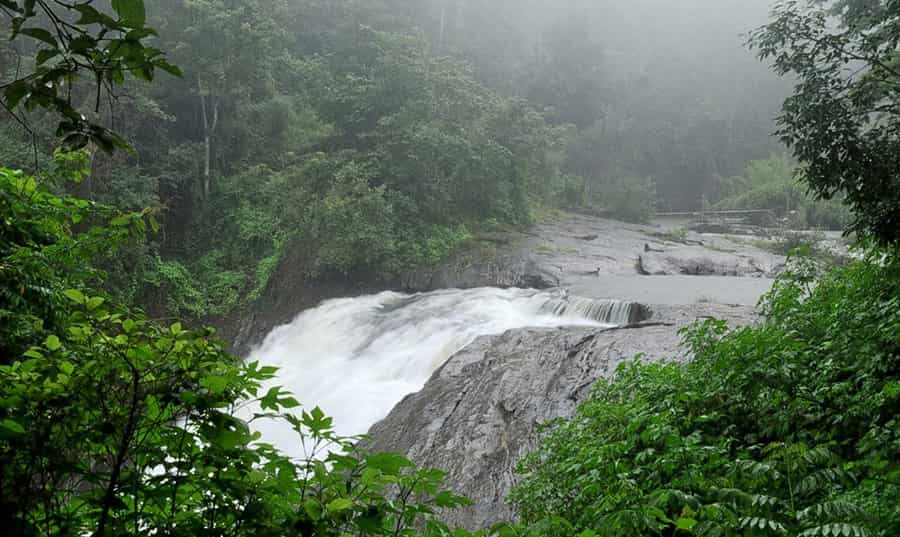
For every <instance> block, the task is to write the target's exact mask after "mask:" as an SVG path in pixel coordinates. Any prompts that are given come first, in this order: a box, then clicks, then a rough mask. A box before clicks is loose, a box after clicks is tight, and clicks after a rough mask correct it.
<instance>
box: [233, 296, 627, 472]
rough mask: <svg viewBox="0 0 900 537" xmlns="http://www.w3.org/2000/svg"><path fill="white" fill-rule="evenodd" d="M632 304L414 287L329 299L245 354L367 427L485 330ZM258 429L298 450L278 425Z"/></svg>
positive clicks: (345, 430)
mask: <svg viewBox="0 0 900 537" xmlns="http://www.w3.org/2000/svg"><path fill="white" fill-rule="evenodd" d="M631 307H633V306H632V305H631V304H629V303H623V302H618V301H608V300H584V299H578V298H576V297H571V296H568V295H567V294H566V293H564V292H561V291H552V292H540V291H534V290H527V289H495V288H480V289H471V290H444V291H436V292H432V293H423V294H417V295H405V294H400V293H394V292H385V293H380V294H377V295H371V296H363V297H358V298H349V299H338V300H330V301H327V302H325V303H323V304H322V305H320V306H319V307H317V308H315V309H312V310H308V311H305V312H303V313H301V314H300V315H299V316H297V317H296V318H295V319H294V321H293V322H291V323H290V324H287V325H285V326H281V327H279V328H276V329H275V330H274V331H272V332H271V333H270V334H269V335H268V336H267V337H266V339H265V340H264V342H263V343H262V345H260V346H259V347H258V348H257V349H256V350H255V351H253V352H252V353H251V355H250V356H249V358H248V359H249V360H250V361H259V362H260V363H262V364H263V365H272V366H277V367H279V368H280V373H279V375H278V379H277V383H276V384H278V385H281V386H284V387H285V388H287V389H289V390H290V391H292V392H293V393H294V395H295V397H296V398H297V399H298V400H299V401H301V402H302V403H303V405H304V408H305V409H307V410H309V409H311V408H312V407H314V406H319V407H320V408H322V410H323V411H325V413H326V414H327V415H329V416H332V417H333V418H334V423H335V426H336V429H337V431H338V432H339V433H340V434H343V435H356V434H362V433H365V432H366V431H367V430H368V429H369V427H370V426H371V425H373V424H374V423H375V422H376V421H378V420H380V419H382V418H383V417H385V416H386V415H387V414H388V412H390V410H391V409H392V408H393V407H394V405H396V404H397V403H398V402H399V401H400V400H401V399H402V398H403V397H404V396H406V395H407V394H410V393H413V392H416V391H418V390H420V389H421V388H422V387H423V386H424V385H425V382H426V381H427V380H428V378H429V377H430V376H431V374H432V373H433V372H434V371H435V369H437V368H438V367H440V366H441V365H442V364H443V363H444V362H445V361H446V360H447V359H448V358H449V357H450V356H451V355H453V354H455V353H456V352H458V351H459V350H461V349H462V348H463V347H465V346H467V345H468V344H469V343H471V342H472V341H474V340H475V338H477V337H479V336H483V335H492V334H500V333H503V332H505V331H507V330H510V329H514V328H524V327H558V326H566V325H580V326H604V325H614V324H621V323H626V322H628V319H629V318H630V315H631V311H630V308H631ZM259 429H260V431H261V432H262V433H263V436H264V438H265V439H266V440H267V441H269V442H272V443H274V444H276V445H277V446H278V447H280V448H281V449H282V450H284V451H285V452H286V453H288V454H290V455H293V456H297V455H300V454H301V452H300V449H299V446H297V445H296V442H295V437H294V436H293V434H292V433H291V432H290V431H289V430H287V428H286V427H284V426H281V425H276V424H261V425H260V426H259Z"/></svg>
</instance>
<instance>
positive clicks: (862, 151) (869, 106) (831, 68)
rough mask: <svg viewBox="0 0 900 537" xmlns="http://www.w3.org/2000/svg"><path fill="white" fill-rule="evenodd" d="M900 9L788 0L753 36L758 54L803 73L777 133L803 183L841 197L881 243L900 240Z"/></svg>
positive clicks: (784, 71)
mask: <svg viewBox="0 0 900 537" xmlns="http://www.w3.org/2000/svg"><path fill="white" fill-rule="evenodd" d="M833 15H836V16H837V20H838V21H839V22H840V23H841V24H835V20H834V19H833V18H832V16H833ZM898 15H900V4H898V3H897V2H893V1H882V0H873V1H865V2H860V1H857V0H852V1H823V2H810V3H799V2H787V3H784V4H780V5H779V6H778V7H777V8H776V9H775V11H774V13H773V17H772V20H771V22H769V24H767V25H766V26H764V27H762V28H760V29H759V30H757V31H756V32H755V33H754V34H753V35H752V36H751V44H752V46H753V47H754V48H755V49H756V50H757V51H758V54H759V56H760V58H762V59H764V60H767V61H769V62H771V63H772V64H773V65H774V69H775V70H776V72H778V73H779V74H781V75H790V76H791V77H792V78H793V79H795V80H796V82H795V85H794V93H793V95H792V96H790V97H789V98H788V99H787V100H786V101H785V102H784V106H783V108H782V114H781V116H780V117H779V119H778V123H779V126H780V128H779V131H778V135H779V136H780V137H781V139H782V140H783V141H784V143H785V144H787V145H788V147H790V148H791V150H792V151H793V153H794V156H795V157H796V158H797V159H798V160H799V161H800V162H801V163H802V165H803V171H804V173H803V176H802V177H803V180H804V182H805V183H806V185H807V186H809V188H810V190H811V191H812V192H813V193H814V194H815V195H816V196H817V197H818V198H822V199H832V198H834V197H836V196H839V197H843V199H844V200H845V202H846V203H847V205H848V206H849V207H850V208H851V209H852V211H853V214H854V221H853V222H852V226H851V227H852V229H853V230H854V231H858V232H863V233H870V234H871V235H872V236H873V237H875V238H876V239H878V240H879V241H881V242H882V243H884V244H893V243H897V242H898V241H900V225H898V222H900V169H898V163H897V159H895V158H894V157H893V155H894V154H895V153H896V151H897V148H898V144H900V139H898V137H897V123H898V120H900V115H898V114H900V113H898V98H897V95H896V92H894V91H893V88H894V87H895V86H896V84H897V81H898V80H900V71H898V69H897V65H898V64H897V47H896V43H897V40H898V38H900V29H898V27H897V24H896V20H897V17H898Z"/></svg>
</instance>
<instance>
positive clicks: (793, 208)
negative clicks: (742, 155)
mask: <svg viewBox="0 0 900 537" xmlns="http://www.w3.org/2000/svg"><path fill="white" fill-rule="evenodd" d="M799 176H801V177H802V172H800V173H799ZM721 188H722V192H721V196H722V199H721V201H719V203H718V204H716V207H717V208H719V209H726V210H728V209H753V210H755V209H769V210H771V211H772V212H773V213H774V214H776V215H778V216H779V217H781V218H785V219H787V220H788V221H789V224H790V225H791V227H794V228H806V227H816V228H824V229H831V230H842V229H844V228H845V227H846V226H847V225H848V224H849V223H850V222H851V219H852V216H851V214H850V211H849V210H848V209H847V208H846V207H845V206H843V205H842V203H841V202H840V200H837V199H834V200H822V199H818V200H817V199H813V198H812V197H810V196H809V194H808V193H807V191H806V189H805V188H804V187H803V186H802V185H801V184H800V182H799V180H798V170H797V164H796V162H795V161H794V160H793V159H791V158H790V157H789V156H788V155H783V154H782V155H771V156H770V157H769V158H767V159H762V160H754V161H751V162H749V163H748V164H747V168H746V169H745V171H744V174H743V175H742V176H737V177H731V178H729V179H726V180H724V181H723V182H722V187H721Z"/></svg>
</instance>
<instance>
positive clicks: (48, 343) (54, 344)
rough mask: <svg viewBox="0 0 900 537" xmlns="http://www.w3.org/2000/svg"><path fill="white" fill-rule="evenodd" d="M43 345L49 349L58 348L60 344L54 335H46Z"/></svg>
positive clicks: (54, 349)
mask: <svg viewBox="0 0 900 537" xmlns="http://www.w3.org/2000/svg"><path fill="white" fill-rule="evenodd" d="M44 346H45V347H47V348H48V349H50V350H51V351H56V350H59V348H60V347H61V346H62V344H61V343H60V342H59V338H58V337H56V336H55V335H52V334H51V335H49V336H47V339H46V340H45V341H44Z"/></svg>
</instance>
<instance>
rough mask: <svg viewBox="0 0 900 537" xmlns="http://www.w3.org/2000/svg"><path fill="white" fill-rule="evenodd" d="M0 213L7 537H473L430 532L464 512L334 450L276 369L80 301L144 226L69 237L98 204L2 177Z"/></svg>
mask: <svg viewBox="0 0 900 537" xmlns="http://www.w3.org/2000/svg"><path fill="white" fill-rule="evenodd" d="M0 200H2V202H3V205H2V206H0V207H2V213H0V222H2V223H3V228H2V236H0V238H2V241H0V246H2V250H0V254H2V258H0V268H2V280H0V282H2V287H0V289H2V292H0V298H2V302H0V312H2V315H3V316H4V322H3V323H2V325H0V326H2V331H3V332H2V339H0V341H3V349H2V350H3V355H2V356H3V360H2V362H0V527H3V528H4V531H5V534H7V535H10V536H12V537H26V536H37V535H40V536H44V537H47V536H51V537H52V536H57V535H58V536H63V535H86V534H90V535H98V536H105V535H125V534H143V533H147V534H160V535H172V536H175V535H185V536H187V535H213V534H215V535H233V536H243V535H246V536H253V537H258V536H265V535H272V536H276V535H279V536H280V535H289V534H299V535H316V536H338V535H350V534H353V535H382V536H388V535H389V536H395V537H399V536H414V535H422V536H434V537H437V536H441V537H445V536H449V535H451V534H452V535H459V536H468V535H470V534H469V533H467V532H465V531H458V532H455V533H451V531H450V530H449V529H448V528H447V527H446V526H445V525H443V524H441V523H440V522H438V521H437V518H436V516H437V514H438V513H439V512H440V511H441V510H442V509H450V508H455V507H458V506H461V505H465V504H466V503H467V502H466V500H465V499H464V498H461V497H459V496H457V495H455V494H453V493H451V492H449V491H447V490H444V489H443V487H442V480H443V477H444V474H443V473H442V472H439V471H436V470H427V469H418V468H415V467H414V466H413V465H412V463H411V462H410V461H408V460H407V459H405V458H404V457H402V456H400V455H396V454H383V453H367V452H364V451H362V450H360V449H359V448H358V447H357V440H358V439H356V438H343V437H339V436H337V435H336V434H335V433H334V431H333V428H332V421H331V419H330V418H327V417H325V416H324V415H323V414H322V412H321V411H320V410H319V409H312V410H310V411H298V410H296V409H297V407H298V406H299V405H298V403H297V402H296V400H295V399H294V398H293V397H292V396H291V395H290V394H289V393H287V392H285V391H284V390H283V389H281V388H279V387H266V388H264V387H263V383H264V382H265V383H267V384H268V383H270V382H271V381H272V380H273V379H274V377H275V374H276V373H277V371H276V369H275V368H271V367H261V366H260V365H259V364H256V363H242V362H241V361H240V360H238V359H237V358H236V357H234V356H232V355H229V354H228V353H226V352H225V351H224V349H223V347H222V346H221V344H220V343H219V342H217V341H215V340H213V339H212V338H211V334H212V333H211V331H210V330H207V329H204V330H186V329H184V328H183V327H182V326H181V324H180V323H175V324H172V325H170V326H163V325H160V324H157V323H155V322H152V321H148V320H147V319H146V318H145V317H143V316H142V315H141V314H139V313H135V312H133V311H129V310H128V309H127V308H123V307H121V306H119V305H118V304H117V303H116V301H115V300H113V299H111V298H110V297H108V296H106V295H104V294H102V293H98V292H96V291H93V290H91V288H90V287H89V286H88V285H87V284H88V283H89V282H90V280H89V279H88V277H89V276H91V275H93V274H94V273H95V271H94V270H93V269H91V268H90V265H91V262H92V259H93V255H94V253H95V252H96V249H97V248H98V247H100V246H101V242H102V246H103V247H108V246H109V245H110V244H111V243H110V242H109V240H111V239H124V238H127V237H129V236H131V235H132V234H133V233H140V232H142V231H143V229H142V225H141V224H142V223H143V222H144V221H145V220H146V216H145V215H141V214H136V215H117V216H113V217H112V218H111V219H110V221H109V227H108V228H105V229H104V228H99V227H97V228H92V229H90V230H88V231H86V232H82V233H76V232H74V231H73V227H74V226H73V222H77V221H80V220H81V219H82V218H86V217H91V218H97V217H98V215H95V214H93V213H94V212H95V207H93V206H92V205H91V204H89V203H87V202H82V201H81V200H77V199H72V198H60V197H57V196H54V195H53V194H51V193H49V192H48V191H47V190H46V189H45V188H44V187H43V186H42V185H41V184H40V183H38V182H37V181H36V180H35V179H33V178H31V177H26V176H24V175H22V174H19V173H14V172H11V171H9V170H6V169H0ZM89 213H90V214H89ZM123 228H124V229H123ZM160 272H165V273H169V274H170V275H171V276H172V278H171V279H172V280H177V279H178V278H182V277H183V274H182V271H181V270H179V269H178V268H177V267H173V266H169V267H165V268H163V269H161V271H160ZM271 420H277V421H282V422H284V423H285V424H286V425H287V426H289V427H290V428H292V429H293V430H294V431H295V433H296V434H297V442H298V443H300V444H302V445H303V446H305V454H304V456H303V457H301V458H300V459H298V460H294V459H290V458H288V457H286V456H285V455H283V454H281V453H280V452H279V451H278V450H276V449H275V448H274V447H273V446H271V445H269V444H267V443H265V442H264V441H263V440H262V439H261V438H260V435H259V433H257V432H255V430H254V427H253V424H254V423H256V422H261V421H271Z"/></svg>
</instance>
